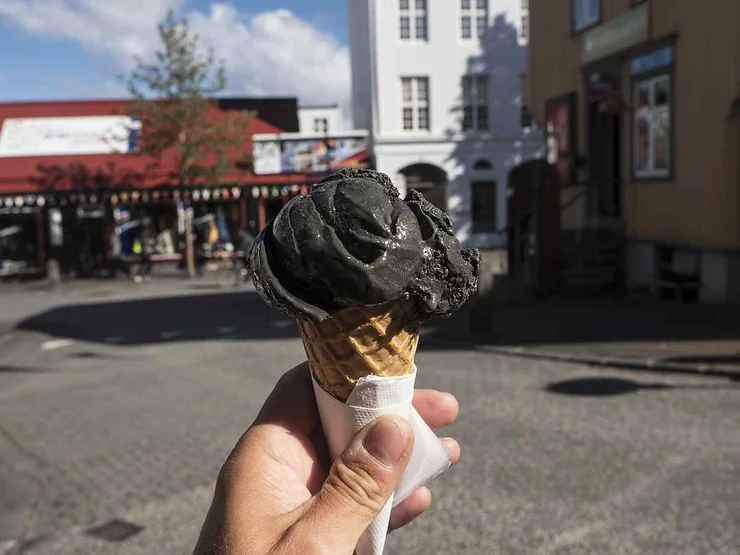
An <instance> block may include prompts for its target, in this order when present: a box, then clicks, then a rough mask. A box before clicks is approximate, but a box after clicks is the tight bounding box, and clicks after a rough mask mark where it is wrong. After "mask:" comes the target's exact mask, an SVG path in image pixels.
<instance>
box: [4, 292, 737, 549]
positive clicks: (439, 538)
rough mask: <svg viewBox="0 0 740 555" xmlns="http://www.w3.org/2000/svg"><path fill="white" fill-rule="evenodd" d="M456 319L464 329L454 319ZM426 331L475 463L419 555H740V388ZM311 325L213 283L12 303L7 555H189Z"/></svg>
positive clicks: (394, 543) (446, 479) (405, 538)
mask: <svg viewBox="0 0 740 555" xmlns="http://www.w3.org/2000/svg"><path fill="white" fill-rule="evenodd" d="M453 324H454V321H453V322H448V323H447V324H446V325H448V326H449V325H453ZM453 331H454V330H452V329H449V328H448V332H446V331H445V328H444V326H435V327H434V328H433V329H431V328H430V330H428V331H427V332H426V333H425V334H424V335H423V337H422V340H421V348H420V352H419V354H418V357H417V363H418V366H419V370H420V374H419V382H420V383H419V385H420V386H421V387H435V388H439V389H444V390H448V391H451V392H453V393H454V394H455V395H457V397H458V399H459V400H460V405H461V414H460V418H459V421H458V422H457V423H456V424H454V425H453V426H452V427H450V429H449V430H445V431H444V434H445V435H454V436H455V437H457V438H458V440H459V441H460V443H461V445H462V449H463V458H462V460H461V462H460V464H459V465H458V466H457V467H455V468H454V469H451V470H450V471H448V472H446V473H445V474H443V475H442V476H441V477H439V478H438V479H437V480H436V481H435V482H434V483H433V484H432V486H431V488H432V491H433V495H434V498H435V501H434V505H433V508H432V509H431V510H430V511H429V512H428V514H426V515H424V516H423V517H421V518H420V519H419V520H418V521H417V522H416V523H414V524H412V525H410V526H408V527H407V528H405V529H403V530H401V531H399V532H396V533H394V534H392V535H391V537H390V538H389V542H388V548H387V552H388V553H389V554H390V553H404V554H457V553H470V554H488V553H497V554H499V553H500V554H509V553H511V554H531V553H533V554H591V553H593V554H599V555H609V554H620V555H621V554H641V553H650V554H666V555H667V554H670V555H682V554H686V555H689V554H691V555H697V554H712V555H714V554H725V553H726V554H736V553H740V503H738V501H737V500H738V499H740V441H738V437H739V435H738V434H739V432H738V429H739V428H740V409H738V407H739V406H740V403H739V402H738V401H740V383H738V382H736V381H732V380H728V379H718V378H709V377H698V376H681V375H667V374H653V373H650V372H644V371H643V372H629V371H618V370H612V369H609V368H594V367H591V366H587V365H579V364H572V363H564V362H552V361H546V360H530V359H522V358H516V357H507V356H502V355H499V354H494V353H491V352H485V351H481V350H478V349H474V348H463V347H462V346H461V344H460V342H455V341H448V340H447V339H448V338H450V337H452V336H454V335H455V334H454V333H453ZM303 358H304V357H303V352H302V347H301V344H300V342H299V340H298V336H297V331H296V329H295V325H294V323H293V322H292V321H291V320H290V319H289V318H286V317H283V316H282V315H280V314H278V313H276V312H273V311H271V310H269V309H268V308H266V307H265V306H264V305H263V304H262V303H261V301H260V300H259V299H258V298H257V296H256V295H255V293H254V292H253V291H251V290H250V289H248V288H247V289H240V290H237V291H225V290H219V289H218V288H215V287H212V286H210V285H209V284H208V283H199V284H190V283H185V284H182V283H179V282H178V283H177V284H175V283H165V282H161V283H154V282H153V283H151V284H144V285H143V286H142V287H133V286H132V285H131V284H106V285H105V286H104V287H103V286H100V287H97V286H96V287H93V288H90V287H77V286H75V287H72V288H66V289H65V288H63V289H62V290H57V291H33V290H32V291H29V290H28V289H24V288H16V289H9V288H6V289H0V554H3V555H4V554H6V553H25V554H33V555H37V554H43V555H62V554H73V553H83V554H105V555H107V554H116V555H132V554H152V553H158V554H159V553H162V554H185V553H189V552H190V551H191V550H192V547H193V545H194V542H195V539H196V536H197V534H198V531H199V527H200V525H201V523H202V520H203V518H204V516H205V513H206V510H207V507H208V504H209V501H210V496H211V493H212V488H213V483H214V480H215V478H216V475H217V473H218V470H219V468H220V465H221V464H222V462H223V460H224V459H225V457H226V456H227V454H228V453H229V451H230V449H231V448H232V447H233V445H234V443H235V442H236V441H237V439H238V438H239V436H240V434H241V433H242V432H243V431H244V429H245V428H246V427H247V426H249V424H250V422H251V420H252V419H253V418H254V416H255V415H256V413H257V411H258V409H259V407H260V405H261V403H262V402H263V400H264V399H265V397H266V396H267V394H268V393H269V391H270V389H271V388H272V386H273V385H274V383H275V382H276V380H277V379H278V377H279V376H280V374H281V373H282V372H283V371H284V370H286V369H287V368H289V367H291V366H293V365H294V364H296V363H298V362H300V361H301V360H303Z"/></svg>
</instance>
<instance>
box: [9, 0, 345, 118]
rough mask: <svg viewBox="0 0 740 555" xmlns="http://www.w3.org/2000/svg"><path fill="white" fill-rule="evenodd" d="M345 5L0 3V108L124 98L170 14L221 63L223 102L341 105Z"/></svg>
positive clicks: (322, 1) (89, 0)
mask: <svg viewBox="0 0 740 555" xmlns="http://www.w3.org/2000/svg"><path fill="white" fill-rule="evenodd" d="M346 4H347V0H224V1H212V0H0V52H2V53H3V55H2V58H1V59H2V62H0V102H7V101H27V100H56V99H77V98H105V97H122V96H125V88H124V86H123V85H122V83H121V81H120V79H119V76H120V75H125V74H126V73H127V71H129V70H130V69H131V67H132V60H133V57H134V56H141V57H143V58H144V59H147V58H149V57H151V56H152V55H153V53H154V52H155V51H156V47H157V45H158V43H157V35H156V24H157V22H158V21H160V20H161V19H162V18H163V16H164V15H165V14H166V13H167V10H168V9H169V8H172V9H174V10H175V12H176V13H177V14H178V15H184V16H187V17H188V19H189V20H190V23H191V27H192V28H193V30H194V31H195V32H196V33H197V34H198V35H199V36H200V38H201V42H202V43H203V45H204V46H206V47H210V48H213V50H214V52H215V54H216V57H217V58H220V59H223V60H224V62H225V65H226V70H227V77H228V81H229V82H228V89H227V91H226V93H227V94H229V95H233V96H297V97H298V99H299V101H300V102H301V103H302V104H304V105H311V104H325V103H334V102H339V103H340V104H342V105H343V106H344V107H346V106H348V103H349V95H350V70H349V51H348V48H347V11H346V10H347V6H346Z"/></svg>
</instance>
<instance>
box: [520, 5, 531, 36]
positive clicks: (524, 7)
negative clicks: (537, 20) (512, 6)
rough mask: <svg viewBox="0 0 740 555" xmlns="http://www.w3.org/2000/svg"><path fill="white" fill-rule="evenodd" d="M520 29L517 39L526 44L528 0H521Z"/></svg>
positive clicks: (527, 34)
mask: <svg viewBox="0 0 740 555" xmlns="http://www.w3.org/2000/svg"><path fill="white" fill-rule="evenodd" d="M521 10H522V16H521V17H522V19H521V27H522V28H521V31H520V32H519V40H520V41H521V42H522V43H524V44H526V43H528V42H529V0H521Z"/></svg>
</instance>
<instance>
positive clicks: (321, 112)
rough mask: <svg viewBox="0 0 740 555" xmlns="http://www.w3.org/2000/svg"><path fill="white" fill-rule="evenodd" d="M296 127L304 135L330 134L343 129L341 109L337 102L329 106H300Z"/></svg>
mask: <svg viewBox="0 0 740 555" xmlns="http://www.w3.org/2000/svg"><path fill="white" fill-rule="evenodd" d="M298 128H299V131H300V132H301V133H303V134H306V135H331V134H333V133H339V132H341V131H343V130H344V126H343V121H342V109H341V108H340V107H339V105H338V104H332V105H329V106H300V107H299V108H298Z"/></svg>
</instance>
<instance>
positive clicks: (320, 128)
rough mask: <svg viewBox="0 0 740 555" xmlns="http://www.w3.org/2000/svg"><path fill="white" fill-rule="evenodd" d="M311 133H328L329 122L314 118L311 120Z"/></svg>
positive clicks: (324, 119)
mask: <svg viewBox="0 0 740 555" xmlns="http://www.w3.org/2000/svg"><path fill="white" fill-rule="evenodd" d="M313 132H314V133H321V134H324V133H328V132H329V121H328V120H327V119H326V118H315V119H314V120H313Z"/></svg>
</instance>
